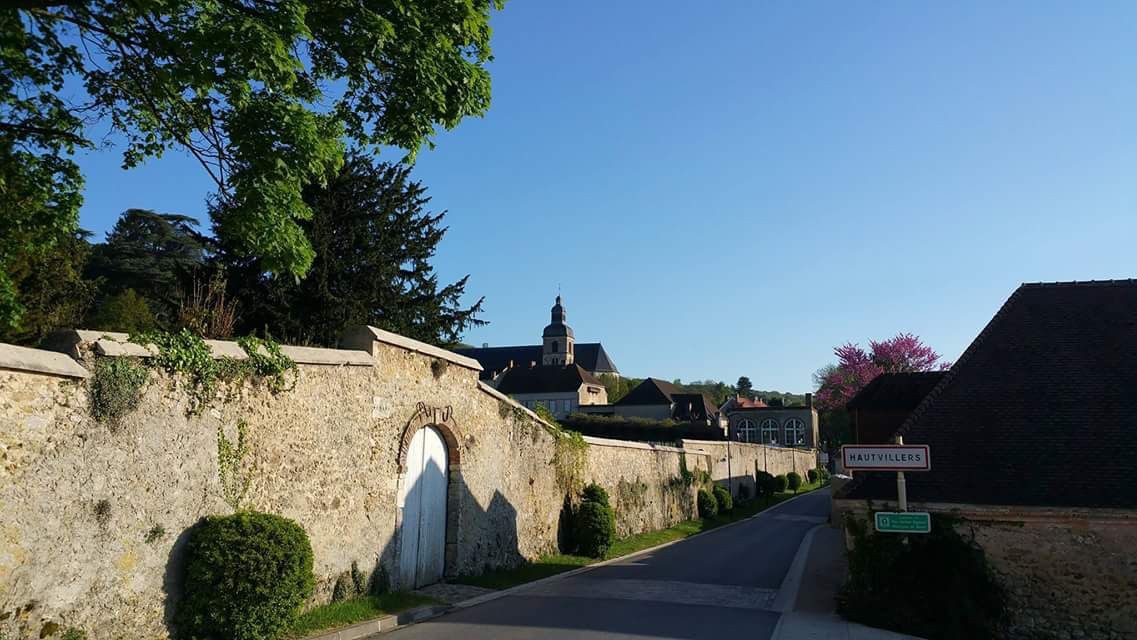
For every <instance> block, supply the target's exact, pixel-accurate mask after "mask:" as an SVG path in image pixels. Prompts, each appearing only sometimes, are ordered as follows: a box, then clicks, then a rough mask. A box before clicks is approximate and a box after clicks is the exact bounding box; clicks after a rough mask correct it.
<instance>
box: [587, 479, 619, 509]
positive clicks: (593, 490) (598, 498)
mask: <svg viewBox="0 0 1137 640" xmlns="http://www.w3.org/2000/svg"><path fill="white" fill-rule="evenodd" d="M580 497H581V500H583V501H584V502H595V503H597V504H602V505H604V506H605V507H610V506H612V505H611V503H610V502H608V492H607V491H605V490H604V487H602V486H600V485H598V484H596V483H595V482H594V483H592V484H590V485H588V486H587V487H585V488H584V490H583V491H581V492H580Z"/></svg>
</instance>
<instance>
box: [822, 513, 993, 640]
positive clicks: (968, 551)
mask: <svg viewBox="0 0 1137 640" xmlns="http://www.w3.org/2000/svg"><path fill="white" fill-rule="evenodd" d="M957 522H958V520H956V519H954V518H951V517H949V516H943V515H938V514H937V515H933V516H932V531H931V533H928V534H922V535H913V536H907V538H908V543H907V544H905V543H904V542H903V537H902V536H899V535H893V534H886V533H880V534H875V535H870V534H869V533H868V531H867V528H868V527H867V524H865V523H863V522H861V521H859V520H855V519H848V520H847V521H846V528H847V530H848V532H849V533H850V534H851V536H852V538H853V548H852V550H851V551H850V552H849V577H848V579H847V580H846V581H845V585H844V586H843V587H842V588H841V592H840V593H839V594H838V597H837V610H838V612H839V613H840V614H841V615H842V616H843V617H845V618H847V619H849V620H852V621H855V622H860V623H862V624H866V625H869V626H871V627H878V628H882V629H891V630H893V631H898V632H901V633H907V634H912V635H916V636H920V637H922V638H929V639H930V640H947V639H949V638H969V639H970V638H975V639H986V638H997V637H1001V636H1000V633H999V632H1000V627H1001V626H1002V623H1003V621H1004V616H1005V595H1004V591H1003V588H1002V587H1001V586H1000V584H999V583H998V581H997V579H996V577H995V574H994V572H993V571H992V570H991V567H990V566H989V565H988V564H987V558H986V555H985V554H984V553H983V550H982V549H980V548H979V546H978V545H976V544H975V541H974V540H973V539H971V538H964V537H963V536H961V535H960V534H959V533H957V532H956V529H955V525H956V524H957Z"/></svg>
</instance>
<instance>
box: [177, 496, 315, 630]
mask: <svg viewBox="0 0 1137 640" xmlns="http://www.w3.org/2000/svg"><path fill="white" fill-rule="evenodd" d="M315 583H316V580H315V577H314V576H313V575H312V545H311V544H310V543H309V542H308V534H306V533H305V532H304V529H303V528H301V527H300V525H298V524H296V523H295V522H293V521H292V520H289V519H287V518H282V517H280V516H275V515H272V514H268V513H256V512H241V513H236V514H233V515H231V516H209V517H207V518H205V520H203V521H202V522H201V523H200V524H199V525H198V526H196V527H195V528H194V529H192V530H191V532H190V536H189V540H188V541H187V543H186V565H185V582H184V585H183V590H182V593H183V596H182V599H181V602H180V604H179V608H178V613H177V627H178V634H179V636H180V637H182V638H186V639H194V640H197V639H205V638H210V639H212V638H226V639H231V640H264V639H265V638H275V637H277V636H279V635H280V633H281V632H282V631H284V630H285V629H286V628H287V627H288V626H289V625H290V624H292V622H293V621H294V620H295V619H296V616H297V615H298V614H299V612H300V607H301V606H302V605H303V604H304V601H305V600H307V599H308V597H309V596H311V595H312V590H313V588H314V586H315Z"/></svg>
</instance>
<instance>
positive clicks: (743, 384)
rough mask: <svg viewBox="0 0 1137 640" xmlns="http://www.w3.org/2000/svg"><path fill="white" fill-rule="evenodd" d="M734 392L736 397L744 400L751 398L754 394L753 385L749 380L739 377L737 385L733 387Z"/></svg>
mask: <svg viewBox="0 0 1137 640" xmlns="http://www.w3.org/2000/svg"><path fill="white" fill-rule="evenodd" d="M734 390H735V392H736V393H737V394H738V395H740V396H742V397H744V398H751V397H753V395H752V394H753V393H754V385H753V384H751V382H750V378H747V377H746V376H739V378H738V383H737V384H735V385H734Z"/></svg>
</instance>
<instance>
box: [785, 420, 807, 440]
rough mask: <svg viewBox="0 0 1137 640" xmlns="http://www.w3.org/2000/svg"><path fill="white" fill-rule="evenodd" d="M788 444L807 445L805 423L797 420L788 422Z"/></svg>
mask: <svg viewBox="0 0 1137 640" xmlns="http://www.w3.org/2000/svg"><path fill="white" fill-rule="evenodd" d="M786 444H788V445H790V446H793V445H797V444H805V423H804V422H802V421H801V420H798V419H797V418H790V419H789V420H786Z"/></svg>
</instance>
